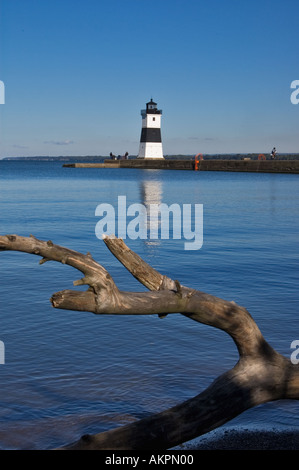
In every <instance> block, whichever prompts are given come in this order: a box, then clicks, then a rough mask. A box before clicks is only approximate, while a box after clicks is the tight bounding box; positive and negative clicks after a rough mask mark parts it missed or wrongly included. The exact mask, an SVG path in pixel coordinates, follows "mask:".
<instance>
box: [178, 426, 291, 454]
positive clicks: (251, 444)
mask: <svg viewBox="0 0 299 470" xmlns="http://www.w3.org/2000/svg"><path fill="white" fill-rule="evenodd" d="M174 450H182V451H185V450H195V451H196V450H299V429H287V428H286V429H274V428H273V429H262V428H261V429H260V428H256V429H255V428H250V427H244V428H233V427H231V428H225V429H220V428H219V429H216V430H214V431H211V432H209V433H207V434H204V435H203V436H200V437H198V438H196V439H194V440H192V441H189V442H186V443H184V444H181V445H180V446H178V447H176V448H175V449H174Z"/></svg>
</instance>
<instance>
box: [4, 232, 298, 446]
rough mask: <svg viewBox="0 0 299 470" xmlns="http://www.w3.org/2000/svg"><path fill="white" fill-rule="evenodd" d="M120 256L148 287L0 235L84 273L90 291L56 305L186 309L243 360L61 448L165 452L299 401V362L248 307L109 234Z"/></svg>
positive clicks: (133, 310) (66, 252)
mask: <svg viewBox="0 0 299 470" xmlns="http://www.w3.org/2000/svg"><path fill="white" fill-rule="evenodd" d="M104 242H105V244H106V245H107V247H108V248H109V250H110V251H111V252H112V253H113V254H114V255H115V256H116V258H117V259H118V260H119V261H120V262H121V263H122V264H123V265H124V266H125V267H126V268H127V269H128V271H129V272H130V273H131V274H132V275H133V276H134V277H135V278H136V279H138V281H140V282H141V283H142V284H143V285H144V286H145V287H146V288H147V289H149V291H146V292H123V291H120V290H119V289H118V288H117V286H116V284H115V282H114V281H113V279H112V277H111V276H110V274H109V273H108V272H107V271H106V269H104V268H103V266H101V265H100V264H98V263H97V262H96V261H95V260H94V259H93V258H92V256H91V255H90V254H89V253H88V254H86V255H84V254H81V253H78V252H76V251H73V250H70V249H67V248H64V247H61V246H58V245H55V244H53V243H52V242H51V241H40V240H38V239H36V238H35V237H33V236H30V237H20V236H18V235H5V236H0V250H1V251H4V250H14V251H22V252H26V253H31V254H35V255H38V256H41V258H42V259H41V260H40V263H41V264H42V263H44V262H46V261H49V260H52V261H58V262H60V263H64V264H67V265H70V266H72V267H74V268H76V269H77V270H79V271H81V272H82V273H83V277H82V279H80V280H78V281H75V282H74V285H75V286H78V285H87V286H88V288H87V290H86V291H84V292H83V291H73V290H64V291H61V292H57V293H56V294H54V295H53V296H52V298H51V302H52V305H53V307H55V308H60V309H68V310H79V311H88V312H93V313H95V314H116V315H152V314H157V315H159V316H160V317H164V316H165V315H167V314H171V313H181V314H182V315H184V316H186V317H188V318H190V319H192V320H195V321H197V322H200V323H204V324H206V325H210V326H213V327H216V328H219V329H221V330H223V331H225V332H226V333H228V334H229V335H230V336H231V337H232V338H233V340H234V342H235V344H236V346H237V348H238V352H239V360H238V362H237V364H236V365H235V366H234V367H233V368H232V369H231V370H229V371H227V372H225V373H224V374H223V375H221V376H220V377H218V378H217V379H216V380H215V381H214V382H213V383H212V384H211V385H210V386H209V387H208V388H207V389H206V390H205V391H203V392H202V393H200V394H199V395H197V396H196V397H194V398H192V399H189V400H187V401H185V402H183V403H181V404H179V405H177V406H174V407H172V408H170V409H168V410H166V411H163V412H161V413H157V414H154V415H152V416H149V417H147V418H144V419H141V420H139V421H136V422H133V423H131V424H128V425H124V426H121V427H119V428H116V429H113V430H109V431H106V432H101V433H99V434H94V435H84V436H82V437H81V438H80V439H79V440H78V441H77V442H74V443H72V444H68V445H65V446H64V447H61V448H60V449H65V450H73V449H80V450H81V449H82V450H83V449H86V450H97V449H99V450H100V449H105V450H136V449H139V450H149V449H151V450H159V449H170V448H172V447H174V446H177V445H179V444H181V443H183V442H186V441H188V440H191V439H194V438H196V437H198V436H200V435H203V434H205V433H207V432H209V431H211V430H213V429H215V428H217V427H219V426H221V425H222V424H224V423H226V422H228V421H229V420H231V419H232V418H234V417H236V416H238V415H239V414H240V413H242V412H244V411H245V410H247V409H249V408H251V407H254V406H256V405H259V404H262V403H265V402H269V401H273V400H280V399H296V400H298V399H299V367H298V366H296V365H294V364H292V363H291V361H290V360H289V359H288V358H286V357H284V356H282V355H281V354H279V353H278V352H276V351H275V350H274V349H273V348H272V347H271V346H270V345H269V344H268V343H267V342H266V340H265V339H264V337H263V336H262V334H261V332H260V330H259V328H258V326H257V325H256V323H255V321H254V320H253V318H252V317H251V315H250V314H249V313H248V311H247V310H246V309H245V308H244V307H240V306H239V305H237V304H236V303H234V302H230V301H225V300H222V299H220V298H217V297H214V296H213V295H209V294H206V293H204V292H201V291H198V290H195V289H191V288H188V287H184V286H182V285H181V284H180V283H179V282H178V281H176V280H172V279H170V278H169V277H166V276H163V275H162V274H160V273H159V272H158V271H156V270H155V269H153V268H152V267H151V266H149V265H148V264H147V263H146V262H145V261H143V260H142V259H141V258H140V257H139V256H138V255H137V254H136V253H134V252H133V251H131V250H130V249H129V248H128V247H127V245H126V244H125V243H124V242H123V240H122V239H118V238H116V237H113V236H112V237H105V238H104Z"/></svg>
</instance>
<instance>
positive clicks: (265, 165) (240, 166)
mask: <svg viewBox="0 0 299 470" xmlns="http://www.w3.org/2000/svg"><path fill="white" fill-rule="evenodd" d="M63 166H64V167H68V168H137V169H157V170H193V171H195V161H194V159H193V160H170V159H169V160H167V159H165V160H164V159H163V160H162V159H157V160H156V159H149V160H144V159H137V158H136V159H131V160H105V161H104V162H103V163H65V164H64V165H63ZM197 168H198V169H197V171H245V172H260V173H299V160H200V161H199V162H198V164H197Z"/></svg>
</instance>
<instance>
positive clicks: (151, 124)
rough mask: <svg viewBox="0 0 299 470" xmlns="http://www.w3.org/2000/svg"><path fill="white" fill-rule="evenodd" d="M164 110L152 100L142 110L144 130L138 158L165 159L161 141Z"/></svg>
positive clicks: (142, 130)
mask: <svg viewBox="0 0 299 470" xmlns="http://www.w3.org/2000/svg"><path fill="white" fill-rule="evenodd" d="M161 115H162V110H161V109H157V103H155V102H154V101H153V100H152V99H151V100H150V101H149V102H148V103H146V109H142V110H141V116H142V129H141V137H140V145H139V153H138V158H164V157H163V149H162V139H161Z"/></svg>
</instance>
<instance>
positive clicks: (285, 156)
mask: <svg viewBox="0 0 299 470" xmlns="http://www.w3.org/2000/svg"><path fill="white" fill-rule="evenodd" d="M202 155H203V158H204V159H205V160H243V159H244V158H250V159H251V160H257V159H258V158H259V155H261V154H259V153H234V154H207V155H205V154H202ZM263 155H264V156H265V157H266V159H270V158H271V156H270V153H265V154H263ZM194 157H195V155H181V154H180V155H165V159H170V160H185V159H188V160H192V159H194ZM133 158H137V155H129V159H133ZM107 159H110V157H109V156H103V155H85V156H81V157H78V156H73V157H69V156H67V157H64V156H60V157H53V156H47V157H45V156H35V157H5V158H3V159H2V160H22V161H24V160H25V161H47V162H52V161H61V162H86V163H92V162H103V161H104V160H107ZM275 160H299V153H281V154H277V155H276V158H275Z"/></svg>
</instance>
